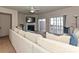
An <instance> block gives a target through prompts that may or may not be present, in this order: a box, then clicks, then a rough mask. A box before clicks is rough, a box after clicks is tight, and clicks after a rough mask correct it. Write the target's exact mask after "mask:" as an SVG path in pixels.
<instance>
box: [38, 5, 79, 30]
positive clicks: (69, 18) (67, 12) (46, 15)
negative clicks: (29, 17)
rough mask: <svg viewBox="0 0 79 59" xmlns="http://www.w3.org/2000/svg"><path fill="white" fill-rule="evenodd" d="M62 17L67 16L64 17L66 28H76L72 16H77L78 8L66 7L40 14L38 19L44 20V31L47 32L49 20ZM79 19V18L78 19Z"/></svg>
mask: <svg viewBox="0 0 79 59" xmlns="http://www.w3.org/2000/svg"><path fill="white" fill-rule="evenodd" d="M62 15H67V16H66V27H70V26H73V27H74V28H75V27H76V19H75V17H74V16H76V15H77V16H79V7H78V6H73V7H68V8H64V9H60V10H56V11H52V12H48V13H44V14H40V15H39V18H46V21H47V22H46V25H47V26H46V30H47V31H49V19H50V18H51V17H53V16H62ZM78 19H79V18H78ZM77 25H78V28H79V20H78V22H77Z"/></svg>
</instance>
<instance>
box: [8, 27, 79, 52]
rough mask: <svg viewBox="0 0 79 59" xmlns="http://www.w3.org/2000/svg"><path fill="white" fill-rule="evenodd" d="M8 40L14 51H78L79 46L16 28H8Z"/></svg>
mask: <svg viewBox="0 0 79 59" xmlns="http://www.w3.org/2000/svg"><path fill="white" fill-rule="evenodd" d="M9 37H10V40H11V43H12V45H13V46H14V48H15V50H16V52H19V53H20V52H22V53H50V52H53V53H54V52H56V53H60V52H63V53H64V52H79V47H75V46H71V45H69V44H66V43H64V42H59V41H56V40H50V39H46V38H43V37H42V36H41V35H40V34H35V33H31V32H24V31H22V30H19V29H17V28H15V29H13V30H12V29H10V36H9Z"/></svg>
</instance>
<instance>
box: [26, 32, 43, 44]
mask: <svg viewBox="0 0 79 59" xmlns="http://www.w3.org/2000/svg"><path fill="white" fill-rule="evenodd" d="M39 37H42V36H41V35H40V34H35V33H31V32H26V33H25V38H27V39H29V40H31V41H33V42H35V43H36V42H37V40H38V39H39Z"/></svg>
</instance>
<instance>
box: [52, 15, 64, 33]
mask: <svg viewBox="0 0 79 59" xmlns="http://www.w3.org/2000/svg"><path fill="white" fill-rule="evenodd" d="M63 19H64V18H63V16H61V17H52V18H50V32H51V33H54V34H63Z"/></svg>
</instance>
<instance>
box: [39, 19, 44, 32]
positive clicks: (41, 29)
mask: <svg viewBox="0 0 79 59" xmlns="http://www.w3.org/2000/svg"><path fill="white" fill-rule="evenodd" d="M38 30H39V31H40V32H45V31H46V19H39V20H38Z"/></svg>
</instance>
